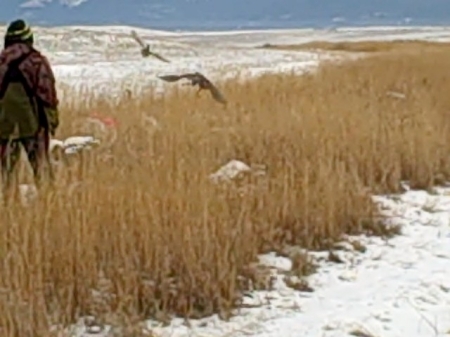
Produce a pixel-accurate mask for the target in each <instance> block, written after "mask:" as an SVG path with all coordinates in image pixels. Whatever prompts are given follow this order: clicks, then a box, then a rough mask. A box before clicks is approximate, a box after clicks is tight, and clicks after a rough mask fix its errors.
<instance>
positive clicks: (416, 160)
mask: <svg viewBox="0 0 450 337" xmlns="http://www.w3.org/2000/svg"><path fill="white" fill-rule="evenodd" d="M423 51H424V52H423V53H422V54H418V53H404V52H403V51H401V50H398V51H395V52H393V53H391V54H387V55H376V56H373V57H369V58H367V59H361V60H357V61H355V62H352V63H344V64H340V65H339V66H334V65H330V64H326V65H324V66H323V67H321V68H320V69H319V70H318V72H317V73H316V74H314V75H307V76H304V77H296V76H293V75H291V76H290V75H267V76H264V77H262V78H260V79H257V80H253V81H249V82H246V83H243V84H238V83H236V82H233V81H230V82H227V83H225V84H224V85H223V90H224V92H225V93H226V94H227V96H228V97H229V100H230V102H231V103H230V104H229V105H228V107H227V108H222V107H218V106H217V105H216V104H215V103H214V102H213V101H212V100H210V98H209V97H204V98H202V99H199V100H196V99H195V97H193V95H192V92H191V91H189V92H185V91H181V90H174V91H171V92H170V93H168V94H167V95H165V96H164V97H163V98H153V97H152V96H150V95H149V96H142V97H139V98H136V99H135V100H133V101H127V100H126V99H124V100H123V101H122V102H121V103H120V104H119V105H117V106H113V105H112V104H111V103H109V102H108V100H106V99H100V98H99V99H98V100H90V99H85V98H83V99H81V97H84V96H76V95H77V94H76V93H74V94H73V95H74V96H73V97H79V98H78V100H79V101H78V104H70V105H66V106H64V107H62V114H61V116H62V123H63V125H62V127H61V130H60V134H59V136H69V135H71V134H73V133H74V132H75V131H74V130H75V126H74V125H75V124H76V122H77V121H78V120H79V118H80V117H79V116H82V115H86V114H87V112H88V110H95V111H97V112H100V113H105V114H109V115H113V116H115V117H116V118H117V119H118V120H119V122H120V126H119V129H118V135H119V138H118V139H119V141H116V142H114V143H113V144H111V145H110V146H109V147H106V148H105V147H100V148H99V149H98V150H96V152H93V154H92V155H88V156H87V157H84V158H83V159H82V160H80V161H79V162H74V163H73V164H72V166H71V167H70V168H68V169H66V170H62V171H59V172H58V176H57V182H58V187H57V188H55V189H54V190H47V191H45V190H44V191H42V193H41V195H40V198H39V199H38V200H36V201H35V202H34V203H32V204H31V205H30V206H28V207H27V208H24V207H23V206H21V205H20V204H15V205H13V206H11V207H9V208H2V209H1V210H0V230H1V232H2V233H3V235H2V236H1V238H0V240H1V241H2V242H1V243H0V247H1V250H0V255H1V261H2V262H1V265H0V271H1V273H0V327H1V329H2V333H1V335H2V336H14V337H16V336H31V335H33V336H46V335H47V334H46V332H45V331H48V330H47V329H48V326H49V325H51V324H53V323H55V322H58V323H66V324H67V323H70V322H73V321H74V320H75V319H76V318H78V317H81V316H84V315H91V316H94V317H104V316H108V315H112V314H120V315H122V316H123V315H125V316H128V317H156V318H160V319H161V320H165V321H170V318H171V317H172V316H173V315H179V316H181V317H203V316H206V315H210V314H212V313H214V312H221V313H223V316H229V314H231V313H232V309H233V308H234V307H235V306H236V305H238V303H239V302H240V299H241V297H242V294H243V293H244V292H245V291H246V290H247V287H248V282H242V278H245V277H247V278H251V277H252V276H251V273H250V275H249V274H247V276H245V271H246V268H248V266H249V265H251V263H252V262H254V261H256V256H257V254H258V253H259V252H261V251H263V250H264V251H266V250H270V249H272V250H277V249H278V250H279V249H280V247H283V246H284V245H287V244H290V245H301V246H303V247H305V248H311V249H318V248H323V247H329V246H330V245H331V243H332V242H333V241H334V240H335V239H339V238H340V237H341V235H342V233H359V232H361V231H364V230H367V228H368V227H367V223H369V224H372V231H373V225H374V224H375V222H373V218H372V216H373V215H374V208H373V205H372V202H371V198H370V195H369V191H370V193H381V192H387V191H390V192H393V191H398V190H399V188H400V187H399V182H400V181H403V180H409V181H411V182H413V183H415V184H419V185H421V186H429V185H431V184H432V183H433V181H434V178H435V177H436V175H440V176H443V177H448V174H449V172H450V156H449V155H448V154H449V152H450V132H449V131H450V129H449V127H450V123H449V115H448V111H449V106H450V95H448V90H449V84H450V82H449V79H448V76H447V73H448V72H449V71H450V58H449V53H448V51H447V50H446V49H438V50H435V49H433V50H427V49H424V50H423ZM389 91H396V92H400V93H402V95H404V97H405V98H404V99H398V98H393V97H391V96H389V95H388V94H387V93H388V92H389ZM74 101H75V100H74ZM87 104H89V106H90V107H89V109H88V107H87ZM149 116H150V117H153V118H154V119H156V120H157V122H158V123H159V125H160V129H158V130H155V128H154V127H152V126H151V125H150V124H148V123H147V122H146V120H147V119H146V117H149ZM231 159H239V160H242V161H244V162H246V163H248V164H251V163H258V164H265V165H266V167H267V172H266V175H265V176H262V177H257V178H254V179H253V178H249V179H248V180H245V181H241V182H240V183H228V184H214V183H212V182H211V181H210V180H209V179H208V175H209V174H210V173H212V172H213V171H215V170H216V169H217V168H219V167H220V166H221V165H223V164H225V163H226V162H227V161H229V160H231ZM27 177H28V176H27ZM69 186H70V188H69ZM243 186H247V187H248V186H251V187H252V188H245V189H242V187H243ZM368 188H369V189H370V190H369V189H368ZM302 261H303V262H302ZM298 264H299V266H298V268H297V270H303V267H302V266H307V265H308V264H307V263H305V261H304V260H302V259H299V262H298ZM306 269H307V268H306Z"/></svg>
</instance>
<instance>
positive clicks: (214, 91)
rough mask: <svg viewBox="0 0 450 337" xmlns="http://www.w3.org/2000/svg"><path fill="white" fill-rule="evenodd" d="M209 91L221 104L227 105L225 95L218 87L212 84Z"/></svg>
mask: <svg viewBox="0 0 450 337" xmlns="http://www.w3.org/2000/svg"><path fill="white" fill-rule="evenodd" d="M210 83H211V82H210ZM209 91H210V92H211V96H212V97H213V98H214V99H215V100H216V101H217V102H219V103H222V104H227V100H226V99H225V97H224V96H223V94H222V93H221V92H220V91H219V89H217V87H216V86H215V85H214V84H212V83H211V86H210V87H209Z"/></svg>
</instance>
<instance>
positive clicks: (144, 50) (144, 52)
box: [131, 30, 170, 63]
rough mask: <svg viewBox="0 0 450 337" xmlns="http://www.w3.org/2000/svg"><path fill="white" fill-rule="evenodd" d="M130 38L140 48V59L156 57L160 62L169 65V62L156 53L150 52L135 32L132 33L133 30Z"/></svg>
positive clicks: (148, 46) (148, 47)
mask: <svg viewBox="0 0 450 337" xmlns="http://www.w3.org/2000/svg"><path fill="white" fill-rule="evenodd" d="M131 37H132V38H133V39H134V40H135V41H136V42H137V43H139V45H140V46H141V55H142V57H148V56H153V57H156V58H157V59H158V60H161V61H163V62H166V63H170V61H169V60H168V59H166V58H164V57H162V56H161V55H159V54H158V53H155V52H153V51H151V50H150V45H148V44H146V43H144V41H143V40H142V39H141V38H140V37H139V36H138V35H137V33H136V31H134V30H132V31H131Z"/></svg>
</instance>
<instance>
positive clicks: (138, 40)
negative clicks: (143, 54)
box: [131, 30, 147, 48]
mask: <svg viewBox="0 0 450 337" xmlns="http://www.w3.org/2000/svg"><path fill="white" fill-rule="evenodd" d="M131 37H132V38H133V39H134V40H135V41H136V42H137V43H139V45H140V46H141V47H142V48H146V47H147V45H146V44H145V43H144V41H143V40H142V39H141V38H140V37H139V35H137V33H136V31H135V30H132V31H131Z"/></svg>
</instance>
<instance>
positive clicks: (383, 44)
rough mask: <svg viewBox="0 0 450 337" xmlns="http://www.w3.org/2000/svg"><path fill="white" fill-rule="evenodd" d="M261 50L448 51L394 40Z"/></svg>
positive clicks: (434, 44) (440, 45)
mask: <svg viewBox="0 0 450 337" xmlns="http://www.w3.org/2000/svg"><path fill="white" fill-rule="evenodd" d="M262 48H267V49H278V50H322V51H328V52H350V53H392V52H395V53H414V54H416V53H421V52H427V53H428V52H431V51H443V50H444V49H445V50H449V49H450V43H448V42H436V41H425V40H412V39H410V40H395V41H339V42H332V41H312V42H307V43H302V44H288V45H271V44H266V45H264V46H262Z"/></svg>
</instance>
